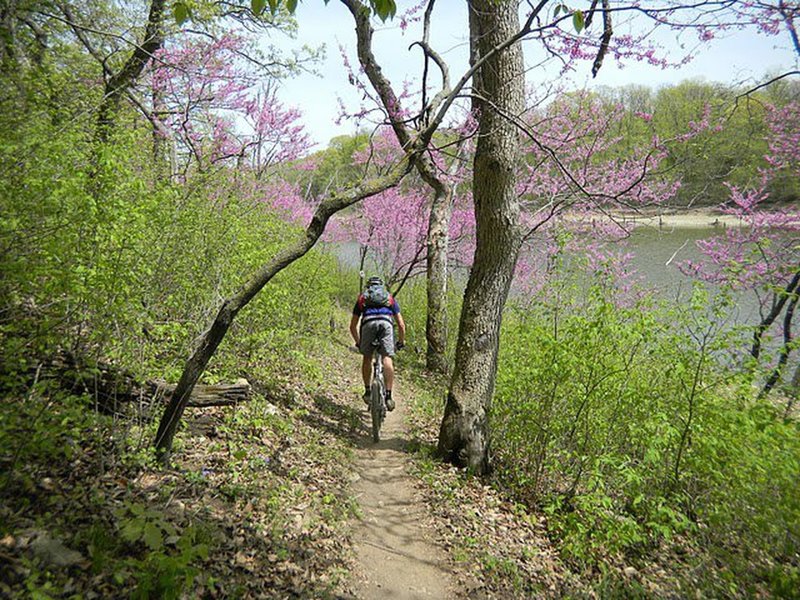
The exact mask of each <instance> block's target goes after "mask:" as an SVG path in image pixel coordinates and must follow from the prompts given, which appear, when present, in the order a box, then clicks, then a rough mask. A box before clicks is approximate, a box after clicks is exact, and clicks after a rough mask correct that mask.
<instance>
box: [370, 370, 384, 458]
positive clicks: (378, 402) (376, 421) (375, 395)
mask: <svg viewBox="0 0 800 600" xmlns="http://www.w3.org/2000/svg"><path fill="white" fill-rule="evenodd" d="M369 391H370V394H369V395H370V398H369V412H370V415H371V416H372V441H373V442H376V443H377V442H379V441H380V439H381V424H382V423H383V414H384V413H383V411H384V408H383V390H382V389H381V385H380V384H379V383H378V382H377V381H374V382H372V386H370V390H369Z"/></svg>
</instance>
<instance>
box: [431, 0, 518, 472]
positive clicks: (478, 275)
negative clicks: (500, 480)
mask: <svg viewBox="0 0 800 600" xmlns="http://www.w3.org/2000/svg"><path fill="white" fill-rule="evenodd" d="M469 4H470V39H471V41H474V42H473V43H475V44H477V48H476V53H477V55H478V56H479V57H480V56H486V55H487V54H488V53H489V52H490V51H491V49H492V48H494V47H496V46H498V45H499V44H501V43H502V42H504V41H506V40H507V39H508V38H510V37H511V36H513V35H514V34H515V33H517V31H518V29H519V21H518V6H519V2H518V0H472V1H471V2H470V3H469ZM478 75H479V76H478V77H477V78H476V79H475V80H474V82H475V84H474V86H473V87H474V92H475V94H476V97H477V101H476V106H477V108H478V111H479V112H478V115H477V116H478V122H479V130H478V141H477V146H476V149H475V158H474V170H473V198H474V203H475V220H476V226H477V228H476V249H475V258H474V262H473V266H472V270H471V272H470V277H469V281H468V283H467V289H466V292H465V295H464V306H463V308H462V311H461V322H460V326H459V335H458V344H457V346H456V359H455V368H454V371H453V377H452V380H451V382H450V389H449V390H448V395H447V404H446V406H445V414H444V418H443V420H442V424H441V429H440V432H439V451H440V452H441V453H442V455H443V456H444V458H445V459H446V460H448V461H450V462H453V463H455V464H457V465H460V466H466V467H468V468H469V469H470V470H472V471H474V472H477V473H486V472H488V470H489V451H490V438H489V428H488V415H489V410H490V408H491V399H492V394H493V393H494V384H495V375H496V372H497V354H498V349H499V335H500V324H501V319H502V313H503V307H504V306H505V302H506V298H507V297H508V290H509V287H510V285H511V280H512V278H513V274H514V268H515V266H516V261H517V256H518V254H519V249H520V246H521V243H522V231H521V227H520V206H519V202H518V199H517V194H516V191H515V183H516V169H517V167H518V163H519V160H520V144H519V139H518V134H517V131H516V128H515V126H514V124H513V123H512V122H511V121H510V120H509V118H508V117H509V116H511V117H518V116H519V115H521V114H522V112H523V110H524V65H523V60H522V50H521V48H520V46H519V44H514V45H512V46H510V47H508V48H507V49H505V50H503V51H502V52H499V53H496V54H494V55H493V56H491V57H489V59H488V60H487V61H486V62H485V63H484V64H483V65H482V67H481V68H480V70H479V73H478Z"/></svg>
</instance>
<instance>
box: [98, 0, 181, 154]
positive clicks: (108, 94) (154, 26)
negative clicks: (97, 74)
mask: <svg viewBox="0 0 800 600" xmlns="http://www.w3.org/2000/svg"><path fill="white" fill-rule="evenodd" d="M165 4H166V0H151V2H150V11H149V13H148V16H147V25H146V26H145V32H144V39H143V40H142V43H141V44H139V45H137V46H136V48H135V49H134V51H133V53H132V54H131V55H130V56H129V57H128V60H127V61H125V64H124V65H123V66H122V68H121V69H120V70H119V71H117V72H116V73H114V74H112V75H111V76H110V77H109V78H108V79H107V80H106V86H105V90H104V93H103V101H102V102H101V104H100V108H99V110H98V114H97V133H96V137H97V141H98V142H99V144H101V145H102V144H103V143H105V142H107V141H108V136H109V134H110V132H111V126H112V124H113V121H114V117H115V115H116V112H117V109H118V107H119V101H120V99H121V98H122V97H123V96H124V95H125V93H126V92H127V91H128V90H129V89H130V88H131V87H132V86H133V85H134V84H135V83H136V80H137V79H138V78H139V76H140V75H141V74H142V71H144V68H145V66H146V65H147V63H148V62H149V61H150V59H151V58H152V57H153V54H154V53H155V52H156V51H157V50H159V49H160V48H161V46H162V44H163V43H164V36H163V33H162V23H163V20H164V7H165Z"/></svg>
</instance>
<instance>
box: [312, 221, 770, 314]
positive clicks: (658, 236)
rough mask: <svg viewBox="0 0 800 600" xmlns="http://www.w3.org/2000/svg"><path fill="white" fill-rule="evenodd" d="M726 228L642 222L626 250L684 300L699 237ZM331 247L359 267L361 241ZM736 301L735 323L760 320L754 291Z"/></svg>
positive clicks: (647, 277) (655, 281)
mask: <svg viewBox="0 0 800 600" xmlns="http://www.w3.org/2000/svg"><path fill="white" fill-rule="evenodd" d="M723 231H724V230H723V229H721V228H719V227H674V228H666V227H664V228H659V227H656V226H641V227H638V228H636V229H634V230H633V231H632V233H631V235H630V237H629V238H628V240H627V242H626V247H625V250H626V251H627V252H631V253H632V254H633V259H632V266H633V268H634V269H635V270H636V272H637V274H638V275H639V277H640V279H641V280H642V282H643V283H644V284H645V285H646V286H648V287H652V288H654V289H656V290H657V291H658V293H659V295H660V296H661V297H662V298H665V299H667V300H675V301H676V302H679V303H682V302H685V301H686V300H687V299H688V297H689V294H690V293H691V290H692V284H693V283H694V281H695V280H694V279H692V278H691V277H688V276H686V275H684V274H683V273H681V271H680V269H679V265H680V264H681V263H683V262H685V261H687V260H694V261H697V260H700V259H702V255H701V254H700V251H699V250H698V248H697V241H698V240H704V239H709V238H711V237H714V236H716V235H719V234H721V233H722V232H723ZM327 248H328V249H329V250H331V251H333V252H334V253H335V254H336V256H337V257H338V259H339V260H340V261H341V263H342V264H343V265H346V266H348V267H352V268H357V266H358V261H359V252H358V248H359V247H358V244H355V243H344V244H331V245H327ZM366 266H367V272H368V274H372V273H373V271H376V267H375V265H374V264H373V263H371V261H370V260H369V258H368V261H367V265H366ZM467 275H468V273H467V271H466V270H464V269H459V270H458V271H457V272H456V273H454V277H455V280H456V285H458V284H459V283H462V284H463V283H465V282H466V278H467ZM355 285H357V282H356V283H355ZM712 291H713V288H712ZM736 303H737V307H736V309H735V310H734V311H733V314H732V315H731V321H732V322H733V323H737V324H748V325H754V324H756V323H757V322H758V321H759V313H758V306H757V301H756V298H755V295H754V294H753V293H752V292H746V293H741V294H739V295H738V296H737V298H736Z"/></svg>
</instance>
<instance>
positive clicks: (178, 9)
mask: <svg viewBox="0 0 800 600" xmlns="http://www.w3.org/2000/svg"><path fill="white" fill-rule="evenodd" d="M172 15H173V16H174V17H175V22H176V23H177V24H178V25H183V24H184V23H185V22H186V21H187V19H188V18H189V7H188V6H186V3H185V2H176V3H175V4H173V5H172Z"/></svg>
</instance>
